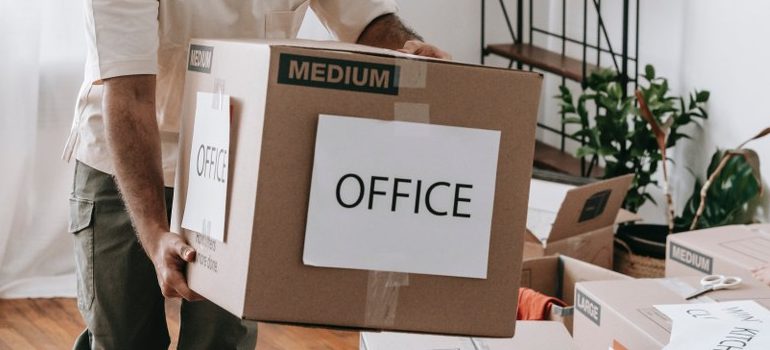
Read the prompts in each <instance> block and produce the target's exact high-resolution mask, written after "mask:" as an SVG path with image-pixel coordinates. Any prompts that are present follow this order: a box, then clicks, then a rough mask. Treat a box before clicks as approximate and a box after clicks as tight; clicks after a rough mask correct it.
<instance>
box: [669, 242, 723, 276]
mask: <svg viewBox="0 0 770 350" xmlns="http://www.w3.org/2000/svg"><path fill="white" fill-rule="evenodd" d="M668 257H669V258H671V260H674V261H677V262H680V263H682V264H684V265H687V266H689V267H692V268H693V269H696V270H698V271H700V272H703V273H705V274H708V275H710V274H711V271H712V270H713V266H714V259H712V258H711V257H710V256H707V255H704V254H701V253H698V252H696V251H694V250H692V249H688V248H685V247H682V246H680V245H678V244H676V243H674V242H671V247H670V249H669V252H668Z"/></svg>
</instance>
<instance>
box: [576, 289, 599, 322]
mask: <svg viewBox="0 0 770 350" xmlns="http://www.w3.org/2000/svg"><path fill="white" fill-rule="evenodd" d="M575 308H576V309H578V311H580V313H581V314H583V316H585V317H588V319H589V320H591V321H593V322H594V323H596V325H597V326H601V323H602V306H601V305H599V303H597V302H595V301H593V300H592V299H591V298H589V297H587V296H586V295H585V294H583V293H582V292H581V291H580V289H578V290H577V293H576V294H575Z"/></svg>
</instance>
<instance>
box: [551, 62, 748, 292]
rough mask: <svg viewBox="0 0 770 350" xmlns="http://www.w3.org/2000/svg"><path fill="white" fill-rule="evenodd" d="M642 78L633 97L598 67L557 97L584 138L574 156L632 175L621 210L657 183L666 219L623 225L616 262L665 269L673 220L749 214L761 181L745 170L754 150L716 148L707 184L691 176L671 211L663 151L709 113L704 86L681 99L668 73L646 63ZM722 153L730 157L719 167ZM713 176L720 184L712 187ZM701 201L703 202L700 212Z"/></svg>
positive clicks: (634, 269)
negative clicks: (677, 208)
mask: <svg viewBox="0 0 770 350" xmlns="http://www.w3.org/2000/svg"><path fill="white" fill-rule="evenodd" d="M642 78H643V80H644V82H643V84H641V86H640V89H639V91H637V93H636V96H624V95H623V94H622V90H621V88H620V85H619V83H618V82H617V81H618V79H617V74H616V73H615V72H614V71H611V70H600V71H597V72H594V73H593V74H591V75H590V76H589V78H588V79H587V81H586V84H585V87H586V89H585V91H584V93H583V94H581V95H580V96H579V97H578V99H577V101H575V102H573V97H572V95H571V93H570V91H569V90H568V89H567V88H566V87H564V86H562V87H561V89H560V90H561V93H560V95H559V96H558V98H559V99H560V102H561V108H562V111H563V112H564V113H565V114H566V115H567V117H566V118H565V120H564V122H565V123H568V124H578V125H579V126H580V129H579V130H578V131H577V132H575V133H574V136H576V137H579V138H580V139H581V140H583V143H584V145H583V146H582V147H580V148H579V149H578V151H577V155H578V156H579V157H587V158H589V159H590V163H589V164H590V165H589V167H590V168H592V167H593V166H596V165H597V164H599V162H600V160H601V162H602V163H603V164H604V166H605V173H604V177H605V178H611V177H615V176H620V175H624V174H628V173H633V174H634V181H633V184H632V187H631V189H630V190H629V192H628V194H627V196H626V200H625V202H624V208H625V209H628V210H631V211H636V210H638V209H639V207H641V205H642V204H644V203H645V202H646V201H647V200H650V201H652V202H654V200H653V198H652V197H651V196H650V194H649V192H648V188H649V186H660V185H662V187H663V190H664V192H665V193H666V201H667V203H666V204H667V206H668V208H669V211H668V218H669V220H668V225H650V224H631V225H624V226H622V227H620V228H619V230H618V235H617V237H618V239H619V244H620V246H621V247H622V248H621V249H620V250H619V252H618V253H619V254H617V255H616V258H617V259H616V268H617V269H618V270H619V271H621V272H625V273H628V274H631V275H636V276H639V277H653V276H658V275H662V273H663V268H664V260H663V259H664V258H665V242H666V236H667V235H668V234H669V233H671V232H674V231H675V223H676V230H685V227H686V226H693V225H695V226H694V227H698V228H703V227H709V226H708V225H712V224H717V223H718V224H720V225H721V224H727V223H734V222H735V221H736V220H737V219H738V218H739V217H746V216H747V213H748V212H749V208H748V207H747V205H748V204H747V203H748V202H750V201H751V200H752V199H754V198H756V196H758V193H759V192H758V191H755V189H761V187H760V186H759V184H761V180H759V178H758V177H752V178H751V179H749V178H747V177H746V176H745V175H746V174H748V173H751V174H755V175H756V173H755V172H753V170H752V171H749V170H748V169H750V168H751V169H753V167H752V166H751V164H750V163H751V161H747V159H756V157H754V158H751V156H746V157H736V156H735V155H736V154H750V153H751V152H749V151H747V150H744V151H740V152H737V153H736V152H733V151H728V152H726V153H725V152H718V155H715V157H716V159H717V160H719V162H717V163H718V164H716V165H714V164H712V166H710V167H709V170H708V176H709V180H710V182H709V181H707V182H706V184H708V185H704V186H701V185H700V183H701V182H699V181H698V182H696V189H695V190H696V193H697V194H696V193H694V194H693V196H691V198H690V200H689V201H688V203H687V206H686V207H685V210H684V211H683V212H682V214H681V215H680V216H678V217H677V216H676V215H674V212H673V208H674V207H673V201H672V199H671V198H672V197H671V191H670V189H669V188H668V171H667V170H668V169H667V168H668V162H669V161H670V160H669V159H668V158H667V156H666V151H667V149H669V148H671V147H673V146H674V145H676V144H677V143H678V141H679V140H681V139H685V138H689V137H688V136H687V135H686V134H684V133H682V132H681V131H680V128H682V127H684V126H686V125H690V124H692V123H697V120H699V119H706V118H707V113H706V111H705V109H704V108H703V106H704V104H705V103H706V102H707V101H708V99H709V92H708V91H695V92H693V93H692V94H690V96H688V99H687V101H685V99H684V98H683V97H678V96H671V95H670V91H669V86H668V82H667V80H666V79H665V78H662V77H657V76H656V74H655V69H654V68H653V67H652V66H650V65H648V66H646V67H645V74H644V75H643V76H642ZM590 105H592V106H590ZM637 105H638V107H637ZM589 110H593V111H594V112H593V113H590V112H589ZM758 136H759V135H758ZM741 146H743V145H741ZM723 154H732V156H730V157H729V158H728V159H727V160H725V162H724V165H721V166H720V164H722V159H724V158H723V157H724V156H723ZM753 155H756V154H755V153H753ZM664 160H666V161H664ZM714 162H715V160H713V157H712V163H714ZM659 167H660V168H661V170H663V174H664V179H663V183H662V184H659V183H658V182H657V181H656V180H655V179H654V178H653V175H654V174H655V173H656V172H657V171H658V168H659ZM757 169H758V168H757ZM717 170H718V171H717ZM747 172H748V173H747ZM714 183H719V184H721V185H725V186H712V185H711V184H714ZM727 184H730V185H731V186H732V185H733V184H739V185H740V189H741V190H740V191H737V192H736V191H734V189H733V188H730V187H731V186H726V185H727ZM702 188H705V192H706V194H707V197H711V198H716V199H715V200H712V201H703V200H701V199H700V198H701V197H700V192H701V189H702ZM701 203H704V207H703V208H701V209H700V215H698V211H699V210H698V208H700V206H701ZM656 204H657V203H656ZM677 232H678V231H677Z"/></svg>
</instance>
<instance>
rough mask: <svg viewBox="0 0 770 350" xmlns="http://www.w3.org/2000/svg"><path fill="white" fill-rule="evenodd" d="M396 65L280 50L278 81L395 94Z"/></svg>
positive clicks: (396, 84)
mask: <svg viewBox="0 0 770 350" xmlns="http://www.w3.org/2000/svg"><path fill="white" fill-rule="evenodd" d="M397 77H398V67H397V66H395V65H390V64H379V63H369V62H360V61H349V60H339V59H329V58H322V57H313V56H301V55H293V54H286V53H282V54H281V58H280V62H279V67H278V83H280V84H290V85H302V86H310V87H317V88H325V89H337V90H349V91H360V92H371V93H378V94H386V95H398V78H397Z"/></svg>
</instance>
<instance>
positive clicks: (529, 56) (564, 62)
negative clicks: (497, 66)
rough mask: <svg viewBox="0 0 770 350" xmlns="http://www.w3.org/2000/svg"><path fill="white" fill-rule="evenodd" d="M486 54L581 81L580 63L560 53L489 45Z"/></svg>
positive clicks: (527, 46) (528, 46)
mask: <svg viewBox="0 0 770 350" xmlns="http://www.w3.org/2000/svg"><path fill="white" fill-rule="evenodd" d="M487 52H489V53H491V54H495V55H498V56H502V57H505V58H507V59H510V60H514V61H516V62H521V63H523V64H525V65H528V66H532V67H534V68H537V69H542V70H544V71H546V72H550V73H554V74H557V75H559V76H563V77H566V78H567V79H570V80H574V81H577V82H582V81H583V62H582V61H580V60H576V59H574V58H570V57H566V56H562V55H561V54H560V53H557V52H553V51H548V50H546V49H542V48H539V47H537V46H534V45H531V44H491V45H489V46H487ZM598 68H599V67H597V66H595V65H592V64H589V65H587V66H586V70H587V71H588V72H589V73H590V72H592V71H594V70H596V69H598Z"/></svg>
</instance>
